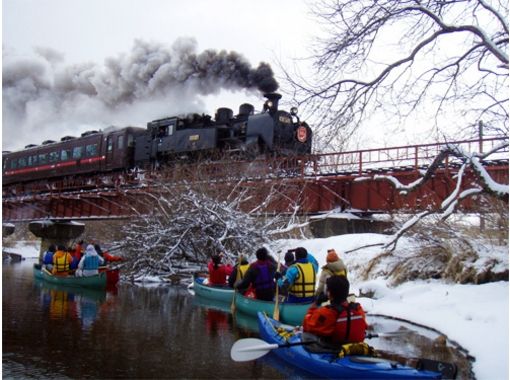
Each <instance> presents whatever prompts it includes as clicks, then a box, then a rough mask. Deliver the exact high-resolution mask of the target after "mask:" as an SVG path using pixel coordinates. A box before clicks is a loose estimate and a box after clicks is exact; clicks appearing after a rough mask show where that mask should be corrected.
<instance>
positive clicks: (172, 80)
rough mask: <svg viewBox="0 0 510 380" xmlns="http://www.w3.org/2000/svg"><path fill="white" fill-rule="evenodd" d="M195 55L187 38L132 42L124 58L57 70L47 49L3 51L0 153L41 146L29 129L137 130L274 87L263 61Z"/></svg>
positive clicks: (59, 64) (55, 55)
mask: <svg viewBox="0 0 510 380" xmlns="http://www.w3.org/2000/svg"><path fill="white" fill-rule="evenodd" d="M196 50H197V43H196V41H195V40H194V39H189V38H186V39H184V38H181V39H178V40H177V41H176V42H175V43H174V44H173V45H172V46H171V47H165V46H163V45H161V44H156V43H149V42H145V41H141V40H136V41H135V43H134V46H133V48H132V50H131V52H129V53H128V54H123V55H120V56H118V57H115V58H107V59H106V60H105V62H104V65H98V64H95V63H81V64H73V65H68V66H65V65H64V63H63V55H62V54H61V53H59V52H57V51H55V50H53V49H42V48H38V49H37V50H36V53H37V57H36V58H33V59H27V58H24V59H20V58H18V57H15V56H14V55H13V54H12V53H11V52H9V51H6V50H5V49H4V52H3V95H2V98H3V141H4V149H5V147H6V145H7V148H9V146H10V145H13V143H12V142H11V141H12V140H13V137H16V138H22V139H25V136H27V137H28V136H30V137H32V141H24V142H23V143H29V142H35V143H38V142H39V141H38V140H41V141H42V139H40V138H37V140H36V141H33V139H34V138H33V136H34V132H35V131H37V134H38V136H44V137H45V138H51V139H57V138H58V137H61V136H63V135H64V134H73V131H74V132H75V134H76V133H78V132H76V128H77V127H78V126H82V125H87V126H90V127H97V126H104V125H110V124H115V123H122V124H121V125H120V126H125V125H127V124H130V125H133V124H135V123H138V124H136V125H139V126H145V123H146V122H147V121H149V120H152V119H154V118H157V117H162V116H171V115H172V114H178V113H183V112H192V111H202V110H203V108H204V105H203V104H202V100H201V99H200V96H205V95H211V94H217V93H219V91H220V90H232V91H238V90H246V91H250V92H258V91H260V92H273V91H275V90H277V88H278V83H277V82H276V80H275V78H274V74H273V71H272V69H271V67H270V66H269V65H268V64H266V63H260V64H259V65H258V66H257V67H252V66H251V64H250V63H249V62H248V61H247V60H246V59H245V58H244V57H243V56H242V55H240V54H238V53H236V52H227V51H224V50H222V51H215V50H205V51H203V52H201V53H197V51H196ZM129 118H132V119H129ZM55 128H58V129H59V131H55ZM14 134H15V135H14ZM6 143H7V144H6Z"/></svg>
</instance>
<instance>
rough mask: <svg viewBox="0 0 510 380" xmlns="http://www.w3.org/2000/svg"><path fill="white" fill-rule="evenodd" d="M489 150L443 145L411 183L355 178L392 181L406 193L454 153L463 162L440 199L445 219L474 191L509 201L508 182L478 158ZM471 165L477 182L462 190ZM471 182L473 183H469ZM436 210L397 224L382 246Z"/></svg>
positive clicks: (388, 179) (377, 178) (393, 243)
mask: <svg viewBox="0 0 510 380" xmlns="http://www.w3.org/2000/svg"><path fill="white" fill-rule="evenodd" d="M507 147H508V143H505V144H502V145H499V146H498V147H496V148H494V149H493V150H491V152H490V154H492V153H495V152H498V151H500V150H505V149H506V148H507ZM488 155H489V154H480V153H467V152H465V151H463V150H462V149H461V148H460V147H458V146H454V145H448V146H447V147H445V148H444V149H443V150H442V151H441V152H440V153H439V154H438V156H436V158H435V159H434V161H433V162H432V164H431V165H430V166H429V167H428V169H427V171H426V172H425V174H424V175H423V177H421V178H419V179H417V180H415V181H413V182H412V183H410V184H407V185H405V184H402V183H401V182H400V181H399V180H398V179H397V178H395V177H393V176H385V175H375V176H374V177H373V178H371V177H362V178H358V179H357V181H368V180H375V181H386V182H389V183H390V184H392V185H393V186H394V187H395V188H396V189H397V190H400V193H401V194H404V195H405V194H409V193H410V192H411V191H415V190H417V189H418V188H420V187H421V186H423V184H424V183H425V182H426V181H427V180H428V179H429V178H431V176H432V175H433V174H434V172H435V171H436V170H437V168H438V167H439V165H440V164H441V163H442V162H443V161H444V160H445V159H446V158H447V157H448V156H454V157H456V158H457V159H460V160H461V162H462V165H461V166H460V168H459V171H458V173H457V174H456V185H455V188H454V189H453V190H452V191H451V193H450V194H449V195H448V196H447V197H446V198H445V199H444V200H443V201H442V203H441V205H440V207H439V210H438V211H437V212H438V213H440V214H441V218H442V219H443V220H445V219H446V218H448V217H449V216H450V215H451V214H452V213H454V212H455V210H456V209H457V206H458V204H459V202H460V201H461V200H463V199H467V198H470V197H473V196H476V195H481V194H489V195H491V196H494V197H496V198H499V199H502V200H504V201H506V202H508V191H509V189H508V185H505V184H500V183H497V182H495V181H494V180H493V179H492V178H491V176H490V175H489V173H488V172H487V170H486V168H485V167H484V165H483V164H482V162H481V159H480V157H488ZM468 169H471V170H472V172H473V173H474V174H475V175H476V179H477V180H478V183H477V184H475V185H474V187H471V188H468V189H465V190H462V185H463V183H464V179H465V176H466V171H467V170H468ZM472 186H473V184H472ZM433 213H436V212H435V211H433V210H426V211H423V212H420V213H419V214H417V215H415V216H414V217H413V218H411V219H410V220H408V221H407V222H406V223H404V225H402V226H401V227H400V229H399V230H398V231H397V232H396V233H395V235H393V237H392V239H391V240H390V241H389V242H388V243H387V244H386V245H385V246H384V248H385V249H389V250H390V251H391V250H393V249H395V247H396V244H397V242H398V240H399V239H400V237H401V236H402V235H404V234H405V233H406V232H407V231H408V230H410V229H411V228H412V227H413V226H414V225H416V224H417V223H418V222H419V221H420V220H422V219H423V218H425V217H426V216H428V215H430V214H433Z"/></svg>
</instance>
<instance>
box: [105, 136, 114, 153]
mask: <svg viewBox="0 0 510 380" xmlns="http://www.w3.org/2000/svg"><path fill="white" fill-rule="evenodd" d="M112 150H113V138H112V136H108V141H107V143H106V151H107V152H111V151H112Z"/></svg>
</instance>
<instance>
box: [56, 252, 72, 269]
mask: <svg viewBox="0 0 510 380" xmlns="http://www.w3.org/2000/svg"><path fill="white" fill-rule="evenodd" d="M71 261H72V257H71V255H70V254H69V253H67V252H64V251H57V252H56V253H55V254H54V255H53V273H65V272H68V271H69V264H70V263H71Z"/></svg>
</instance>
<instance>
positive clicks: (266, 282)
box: [252, 261, 275, 293]
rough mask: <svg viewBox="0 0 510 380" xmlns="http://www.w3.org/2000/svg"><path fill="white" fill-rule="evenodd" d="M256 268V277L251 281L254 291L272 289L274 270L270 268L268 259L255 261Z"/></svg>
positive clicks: (273, 285)
mask: <svg viewBox="0 0 510 380" xmlns="http://www.w3.org/2000/svg"><path fill="white" fill-rule="evenodd" d="M252 265H253V266H255V268H256V269H257V277H256V278H255V282H254V283H253V287H254V288H255V293H256V292H257V291H260V290H263V289H272V288H274V287H275V284H274V279H273V277H274V272H273V270H272V268H271V264H270V262H269V261H256V262H255V263H254V264H252Z"/></svg>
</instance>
